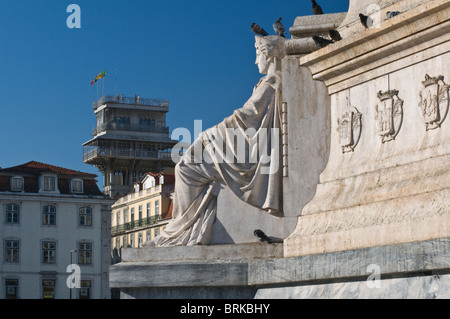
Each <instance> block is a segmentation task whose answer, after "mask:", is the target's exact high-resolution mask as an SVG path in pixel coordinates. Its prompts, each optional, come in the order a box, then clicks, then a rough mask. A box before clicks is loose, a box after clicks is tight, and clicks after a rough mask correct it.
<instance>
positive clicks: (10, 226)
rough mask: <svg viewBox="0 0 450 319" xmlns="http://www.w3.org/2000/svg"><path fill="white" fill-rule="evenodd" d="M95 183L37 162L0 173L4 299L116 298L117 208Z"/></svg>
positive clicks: (0, 291)
mask: <svg viewBox="0 0 450 319" xmlns="http://www.w3.org/2000/svg"><path fill="white" fill-rule="evenodd" d="M95 177H96V175H94V174H88V173H82V172H79V171H73V170H69V169H64V168H61V167H57V166H52V165H48V164H44V163H39V162H29V163H26V164H23V165H20V166H16V167H11V168H7V169H1V170H0V207H1V209H2V215H3V216H2V217H1V218H0V236H1V238H2V244H1V246H0V249H1V256H0V261H1V262H0V276H1V286H0V297H1V298H2V299H4V298H6V299H10V298H11V299H46V298H54V299H69V298H72V299H103V298H110V289H109V283H108V280H109V278H108V273H109V270H108V269H109V265H110V263H111V255H110V244H109V243H110V229H111V226H110V225H111V224H110V214H111V208H110V207H111V204H112V203H113V202H114V201H113V200H112V199H110V198H109V197H108V196H105V195H104V194H103V193H101V191H100V190H99V189H98V187H97V184H96V181H95ZM70 265H73V266H70Z"/></svg>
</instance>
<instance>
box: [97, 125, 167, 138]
mask: <svg viewBox="0 0 450 319" xmlns="http://www.w3.org/2000/svg"><path fill="white" fill-rule="evenodd" d="M106 130H111V131H128V132H145V133H162V134H169V127H168V126H162V127H156V126H151V125H131V124H122V123H106V124H101V125H98V126H97V127H94V128H93V129H92V135H93V136H96V135H97V134H98V133H100V132H103V131H106Z"/></svg>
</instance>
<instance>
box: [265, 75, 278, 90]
mask: <svg viewBox="0 0 450 319" xmlns="http://www.w3.org/2000/svg"><path fill="white" fill-rule="evenodd" d="M265 80H266V82H267V83H269V85H270V86H271V87H273V88H274V89H275V90H277V91H278V90H281V72H275V73H271V74H268V75H267V76H266V79H265Z"/></svg>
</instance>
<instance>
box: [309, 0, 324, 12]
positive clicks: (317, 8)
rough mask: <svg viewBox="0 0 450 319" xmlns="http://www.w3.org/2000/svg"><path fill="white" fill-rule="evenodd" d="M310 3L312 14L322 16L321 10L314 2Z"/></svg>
mask: <svg viewBox="0 0 450 319" xmlns="http://www.w3.org/2000/svg"><path fill="white" fill-rule="evenodd" d="M311 2H312V12H313V13H314V14H323V11H322V8H321V7H320V6H319V5H318V4H317V2H316V1H315V0H311Z"/></svg>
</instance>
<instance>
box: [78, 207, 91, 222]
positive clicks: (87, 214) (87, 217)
mask: <svg viewBox="0 0 450 319" xmlns="http://www.w3.org/2000/svg"><path fill="white" fill-rule="evenodd" d="M79 220H80V223H79V225H80V226H92V208H90V207H81V208H80V212H79Z"/></svg>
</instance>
